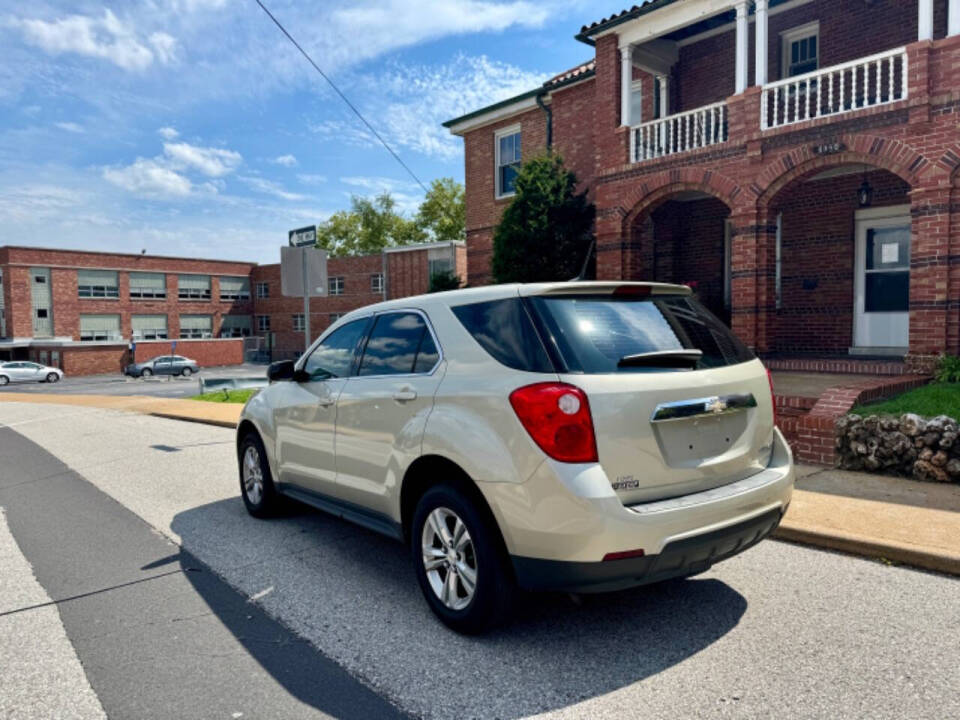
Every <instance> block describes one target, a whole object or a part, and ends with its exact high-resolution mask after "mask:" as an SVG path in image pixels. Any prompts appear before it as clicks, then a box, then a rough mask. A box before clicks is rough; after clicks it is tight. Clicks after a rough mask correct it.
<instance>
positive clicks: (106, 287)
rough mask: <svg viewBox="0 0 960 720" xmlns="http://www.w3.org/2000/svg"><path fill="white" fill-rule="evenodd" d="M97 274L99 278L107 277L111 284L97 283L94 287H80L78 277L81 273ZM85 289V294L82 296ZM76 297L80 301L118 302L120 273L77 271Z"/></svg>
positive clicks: (114, 271)
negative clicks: (110, 279)
mask: <svg viewBox="0 0 960 720" xmlns="http://www.w3.org/2000/svg"><path fill="white" fill-rule="evenodd" d="M84 272H88V273H97V274H99V275H100V276H101V277H106V276H109V277H111V278H112V283H103V284H101V283H99V282H98V284H96V285H81V284H80V276H81V274H82V273H84ZM84 289H86V294H84ZM77 297H78V298H80V299H82V300H118V299H119V298H120V273H118V272H117V271H116V270H94V269H87V268H84V269H82V270H78V271H77Z"/></svg>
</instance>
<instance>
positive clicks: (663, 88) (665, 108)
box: [657, 75, 670, 118]
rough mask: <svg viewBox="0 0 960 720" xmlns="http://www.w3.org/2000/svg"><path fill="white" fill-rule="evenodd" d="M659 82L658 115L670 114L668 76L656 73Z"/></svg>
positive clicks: (665, 115)
mask: <svg viewBox="0 0 960 720" xmlns="http://www.w3.org/2000/svg"><path fill="white" fill-rule="evenodd" d="M657 80H658V81H659V82H660V117H662V118H665V117H667V115H669V114H670V78H669V77H667V76H666V75H657Z"/></svg>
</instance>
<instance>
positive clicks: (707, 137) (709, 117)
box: [630, 102, 727, 162]
mask: <svg viewBox="0 0 960 720" xmlns="http://www.w3.org/2000/svg"><path fill="white" fill-rule="evenodd" d="M726 141H727V103H726V102H719V103H715V104H713V105H705V106H704V107H700V108H697V109H696V110H688V111H687V112H683V113H678V114H677V115H670V116H668V117H665V118H658V119H657V120H651V121H650V122H645V123H643V124H642V125H637V126H635V127H634V128H632V131H631V133H630V160H631V162H643V161H644V160H652V159H654V158H659V157H664V156H666V155H675V154H676V153H682V152H687V151H689V150H698V149H699V148H704V147H708V146H710V145H717V144H718V143H722V142H726Z"/></svg>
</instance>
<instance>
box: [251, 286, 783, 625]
mask: <svg viewBox="0 0 960 720" xmlns="http://www.w3.org/2000/svg"><path fill="white" fill-rule="evenodd" d="M269 375H270V378H271V380H272V381H273V382H272V384H271V385H270V386H269V387H267V388H265V389H264V390H262V391H261V392H260V393H258V394H257V395H256V396H254V397H253V398H252V399H251V400H250V401H249V402H248V403H247V405H246V407H245V408H244V410H243V415H242V419H241V422H240V424H239V426H238V430H237V432H238V434H237V450H238V460H239V468H240V486H241V493H242V496H243V500H244V503H245V504H246V506H247V509H248V510H249V511H250V513H251V514H253V515H255V516H257V517H263V516H266V515H269V514H271V513H272V512H273V511H274V510H275V509H276V507H277V505H278V502H279V501H280V500H281V498H280V496H281V495H284V496H289V497H291V498H295V499H297V500H300V501H303V502H305V503H308V504H310V505H313V506H315V507H318V508H321V509H323V510H327V511H329V512H331V513H334V514H335V515H339V516H341V517H343V518H346V519H348V520H351V521H354V522H357V523H359V524H361V525H364V526H366V527H368V528H372V529H374V530H378V531H380V532H382V533H385V534H387V535H390V536H392V537H395V538H397V539H398V540H401V541H403V542H405V543H407V544H408V545H409V547H410V550H411V553H412V556H413V561H414V564H415V567H416V573H417V577H418V579H419V582H420V585H421V587H422V590H423V593H424V596H425V597H426V600H427V602H428V603H429V605H430V607H431V608H432V609H433V611H434V612H435V613H436V614H437V615H438V616H439V617H440V619H441V620H442V621H443V622H445V623H446V624H448V625H449V626H450V627H452V628H454V629H456V630H459V631H462V632H480V631H483V630H484V629H486V628H489V627H491V626H492V625H494V624H496V623H497V622H499V621H501V620H503V619H505V617H506V616H507V615H508V613H509V611H510V607H511V598H512V596H513V590H514V589H515V588H517V587H520V588H524V589H527V590H564V591H594V592H596V591H605V590H616V589H621V588H626V587H631V586H635V585H641V584H644V583H650V582H655V581H659V580H663V579H667V578H674V577H684V576H689V575H695V574H697V573H701V572H703V571H705V570H706V569H707V568H709V567H710V566H711V565H713V564H714V563H716V562H718V561H720V560H723V559H725V558H728V557H730V556H732V555H734V554H736V553H739V552H741V551H743V550H745V549H746V548H748V547H750V546H751V545H753V544H754V543H756V542H758V541H759V540H761V539H762V538H764V537H766V536H767V535H769V534H770V533H771V532H772V531H773V530H774V528H776V526H777V524H778V523H779V522H780V519H781V517H782V516H783V514H784V512H785V511H786V509H787V505H788V504H789V502H790V497H791V492H792V489H793V479H794V471H793V465H792V459H791V454H790V450H789V448H788V446H787V444H786V442H785V441H784V439H783V436H782V435H781V434H780V432H779V431H778V430H777V429H776V427H775V421H774V407H773V399H772V393H771V386H770V383H769V375H768V373H767V371H766V369H765V368H764V366H763V365H762V363H761V362H760V361H759V360H757V359H756V358H755V357H754V356H753V354H752V353H751V352H750V351H749V350H748V349H747V348H746V347H744V346H743V345H742V344H741V343H740V341H739V340H737V338H736V337H735V336H734V335H733V334H732V333H731V332H730V330H729V329H727V327H726V326H724V325H723V323H721V322H720V321H719V320H718V319H717V318H715V317H714V316H713V315H711V314H710V313H709V312H708V311H706V310H705V309H704V308H703V307H702V306H701V305H700V304H699V303H698V302H697V301H696V300H695V299H694V298H693V297H692V296H691V294H690V290H689V289H688V288H686V287H680V286H674V285H661V284H644V283H606V282H585V283H549V284H532V285H500V286H492V287H485V288H475V289H468V290H456V291H452V292H445V293H437V294H433V295H425V296H421V297H413V298H404V299H401V300H395V301H390V302H385V303H380V304H377V305H372V306H369V307H366V308H362V309H359V310H356V311H354V312H351V313H349V314H348V315H346V316H345V317H343V318H342V319H341V320H340V321H338V322H337V323H336V324H335V325H334V326H333V327H331V328H330V329H329V330H328V331H327V332H326V333H325V334H324V335H323V336H322V337H320V338H319V339H318V341H317V342H315V343H314V345H313V346H312V347H311V348H310V350H309V351H308V352H307V353H305V354H304V356H303V357H301V358H300V359H299V360H298V361H297V362H296V363H293V362H280V363H274V365H272V366H271V368H270V371H269ZM280 550H282V549H281V548H278V551H280Z"/></svg>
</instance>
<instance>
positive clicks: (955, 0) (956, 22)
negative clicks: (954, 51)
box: [947, 0, 960, 37]
mask: <svg viewBox="0 0 960 720" xmlns="http://www.w3.org/2000/svg"><path fill="white" fill-rule="evenodd" d="M947 35H948V36H950V37H953V36H954V35H960V0H950V5H949V7H948V8H947Z"/></svg>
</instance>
